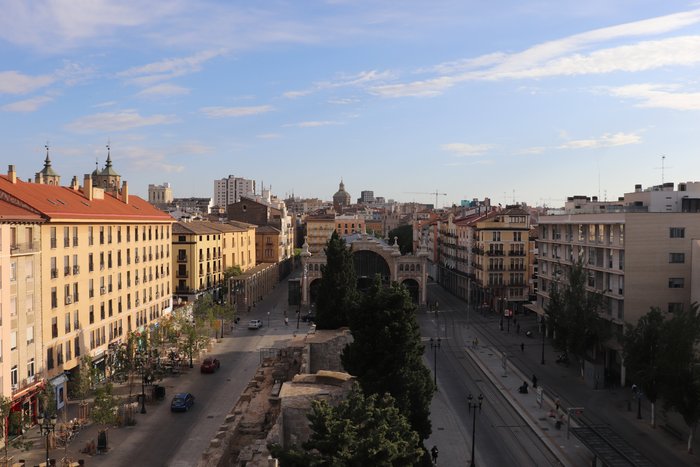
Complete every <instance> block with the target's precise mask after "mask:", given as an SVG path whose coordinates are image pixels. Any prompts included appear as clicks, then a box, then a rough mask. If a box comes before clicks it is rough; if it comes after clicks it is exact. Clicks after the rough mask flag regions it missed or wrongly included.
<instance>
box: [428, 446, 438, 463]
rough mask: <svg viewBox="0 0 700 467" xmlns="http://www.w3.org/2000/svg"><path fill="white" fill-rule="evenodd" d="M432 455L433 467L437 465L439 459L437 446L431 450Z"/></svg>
mask: <svg viewBox="0 0 700 467" xmlns="http://www.w3.org/2000/svg"><path fill="white" fill-rule="evenodd" d="M430 454H431V455H432V457H433V465H437V459H438V448H437V446H433V447H432V448H430Z"/></svg>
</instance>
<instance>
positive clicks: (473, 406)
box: [467, 394, 484, 467]
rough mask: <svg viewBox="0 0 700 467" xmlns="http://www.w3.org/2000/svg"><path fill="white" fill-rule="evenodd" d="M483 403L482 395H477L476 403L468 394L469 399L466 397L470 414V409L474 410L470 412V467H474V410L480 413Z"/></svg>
mask: <svg viewBox="0 0 700 467" xmlns="http://www.w3.org/2000/svg"><path fill="white" fill-rule="evenodd" d="M483 401H484V395H483V394H479V397H477V399H476V401H475V400H474V397H473V396H472V395H471V394H469V397H467V402H468V404H469V411H470V412H471V411H472V409H474V412H472V462H471V464H469V465H470V467H475V466H476V464H475V463H474V443H475V441H476V439H475V438H476V409H477V408H478V409H479V412H481V403H482V402H483Z"/></svg>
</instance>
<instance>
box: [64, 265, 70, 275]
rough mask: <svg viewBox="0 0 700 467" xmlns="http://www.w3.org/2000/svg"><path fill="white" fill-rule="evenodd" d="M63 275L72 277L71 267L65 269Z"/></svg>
mask: <svg viewBox="0 0 700 467" xmlns="http://www.w3.org/2000/svg"><path fill="white" fill-rule="evenodd" d="M63 275H64V276H70V266H66V267H64V268H63Z"/></svg>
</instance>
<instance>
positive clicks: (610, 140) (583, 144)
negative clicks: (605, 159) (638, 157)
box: [557, 132, 642, 149]
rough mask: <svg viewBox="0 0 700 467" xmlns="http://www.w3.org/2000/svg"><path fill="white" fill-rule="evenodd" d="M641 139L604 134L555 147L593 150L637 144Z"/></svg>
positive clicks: (621, 134) (620, 134) (622, 134)
mask: <svg viewBox="0 0 700 467" xmlns="http://www.w3.org/2000/svg"><path fill="white" fill-rule="evenodd" d="M641 142H642V137H641V136H640V135H638V134H636V133H622V132H620V133H606V134H604V135H603V136H601V137H599V138H592V139H578V140H572V141H567V142H566V143H564V144H562V145H559V146H557V148H558V149H595V148H610V147H616V146H626V145H628V144H639V143H641Z"/></svg>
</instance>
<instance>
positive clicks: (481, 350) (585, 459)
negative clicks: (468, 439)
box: [465, 345, 593, 466]
mask: <svg viewBox="0 0 700 467" xmlns="http://www.w3.org/2000/svg"><path fill="white" fill-rule="evenodd" d="M465 351H466V352H467V355H468V356H469V357H470V358H471V359H472V360H473V361H474V363H476V364H477V366H479V368H480V369H481V370H482V371H483V372H484V373H485V374H486V376H487V377H488V378H489V380H490V381H491V383H492V384H493V385H494V386H495V387H496V388H498V389H499V390H500V391H501V393H502V394H503V395H504V397H505V398H506V399H507V400H508V401H509V403H510V404H511V405H512V406H513V408H514V409H515V410H516V411H517V412H518V413H519V414H520V416H521V417H522V418H523V420H525V422H526V423H527V424H528V425H529V426H530V428H531V429H532V430H533V431H535V432H536V433H537V434H538V435H539V437H540V438H541V439H542V441H543V442H544V443H545V444H546V445H547V447H548V448H549V449H550V451H552V452H553V453H554V454H555V455H556V456H557V458H558V459H559V461H560V462H561V463H562V464H563V465H566V466H589V465H591V462H592V460H593V456H592V455H591V453H590V452H589V451H588V449H587V448H586V447H585V446H583V445H582V444H581V443H580V442H579V441H578V439H576V437H575V436H574V435H573V434H569V433H568V429H567V428H568V427H567V421H569V417H567V415H566V412H565V408H563V407H561V408H559V410H557V408H556V407H555V400H554V399H552V398H551V397H550V395H549V394H548V393H547V391H546V390H543V388H542V386H538V388H537V389H535V388H533V386H532V382H531V381H530V377H528V376H525V375H524V374H522V373H521V372H520V370H518V368H516V367H515V366H514V365H513V364H512V363H511V362H510V360H509V359H507V358H506V365H505V369H504V365H503V354H502V353H501V352H499V351H498V350H496V349H494V348H492V347H488V346H486V347H485V346H481V345H477V346H476V347H474V346H473V345H470V346H468V347H466V349H465ZM523 382H527V385H528V388H527V390H528V392H527V394H521V393H520V392H519V387H520V386H522V385H523ZM539 394H541V396H542V398H541V403H540V402H539V401H538V399H539V398H538V395H539ZM557 421H559V422H560V424H558V423H557ZM570 422H571V426H572V427H575V426H578V425H577V424H576V422H575V420H574V419H573V418H572V419H571V420H570Z"/></svg>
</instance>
